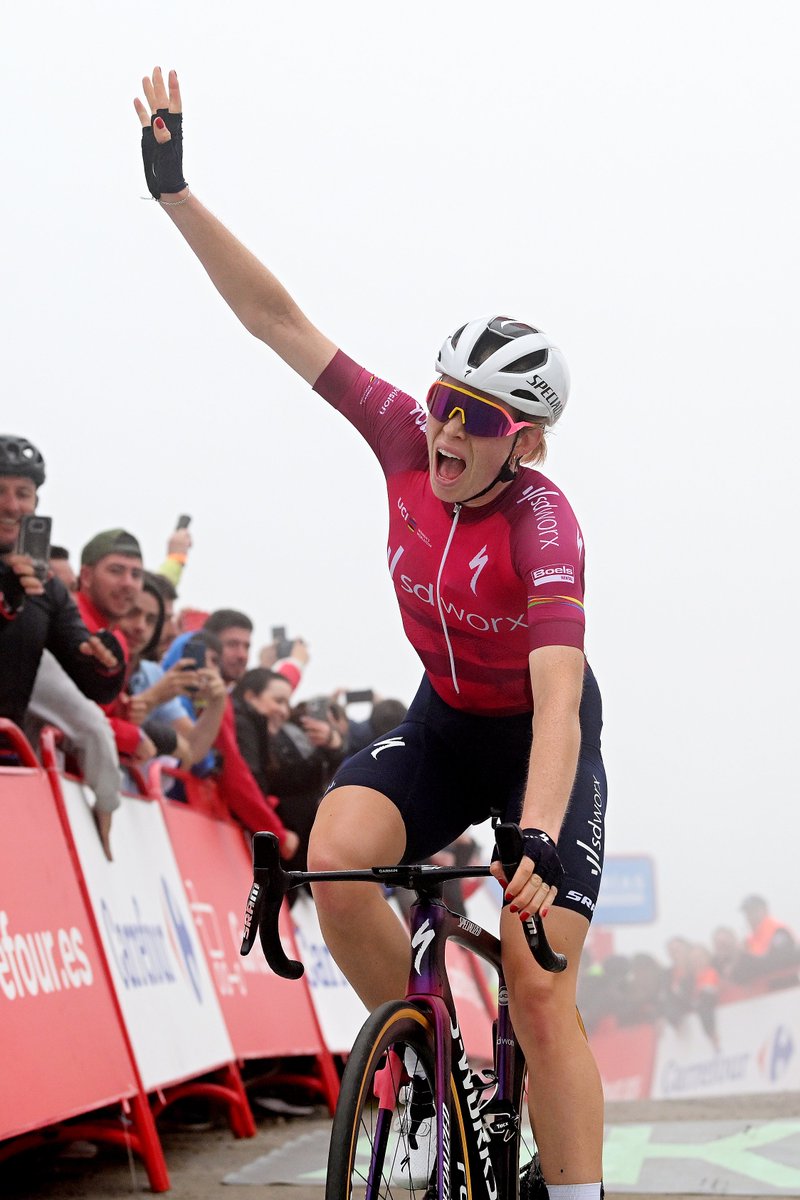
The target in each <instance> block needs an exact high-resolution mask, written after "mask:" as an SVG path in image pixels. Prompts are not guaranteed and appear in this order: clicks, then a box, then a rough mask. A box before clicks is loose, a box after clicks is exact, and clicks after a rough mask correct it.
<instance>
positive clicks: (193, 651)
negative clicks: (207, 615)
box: [181, 637, 206, 671]
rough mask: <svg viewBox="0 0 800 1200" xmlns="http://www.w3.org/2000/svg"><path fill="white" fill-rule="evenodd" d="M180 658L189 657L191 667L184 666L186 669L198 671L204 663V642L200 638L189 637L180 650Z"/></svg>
mask: <svg viewBox="0 0 800 1200" xmlns="http://www.w3.org/2000/svg"><path fill="white" fill-rule="evenodd" d="M181 658H191V659H192V660H193V664H192V666H191V667H186V668H185V669H186V670H187V671H199V670H200V668H201V667H204V666H205V665H206V644H205V642H204V641H203V639H202V638H196V637H193V638H189V640H188V642H187V643H186V645H185V646H184V647H183V649H182V650H181Z"/></svg>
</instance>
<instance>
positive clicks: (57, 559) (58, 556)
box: [50, 546, 78, 592]
mask: <svg viewBox="0 0 800 1200" xmlns="http://www.w3.org/2000/svg"><path fill="white" fill-rule="evenodd" d="M50 570H51V571H52V573H53V574H54V575H55V577H56V579H60V580H61V582H62V583H63V584H64V587H65V588H66V589H67V591H68V592H77V590H78V576H77V575H76V574H75V571H74V570H73V567H72V563H71V562H70V561H69V550H65V549H64V547H63V546H51V547H50Z"/></svg>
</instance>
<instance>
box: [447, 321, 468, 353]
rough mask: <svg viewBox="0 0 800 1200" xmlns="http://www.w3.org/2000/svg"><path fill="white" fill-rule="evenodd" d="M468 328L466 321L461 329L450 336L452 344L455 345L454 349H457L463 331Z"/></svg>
mask: <svg viewBox="0 0 800 1200" xmlns="http://www.w3.org/2000/svg"><path fill="white" fill-rule="evenodd" d="M466 328H467V326H466V323H465V324H464V325H462V326H461V328H460V329H457V330H456V331H455V333H454V334H453V336H452V337H451V338H450V345H451V346H452V347H453V349H454V350H455V348H456V346H457V345H458V339H459V338H460V337H461V335H462V333H463V332H464V330H465V329H466Z"/></svg>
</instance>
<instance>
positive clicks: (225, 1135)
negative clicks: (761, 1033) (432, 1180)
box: [0, 1093, 800, 1200]
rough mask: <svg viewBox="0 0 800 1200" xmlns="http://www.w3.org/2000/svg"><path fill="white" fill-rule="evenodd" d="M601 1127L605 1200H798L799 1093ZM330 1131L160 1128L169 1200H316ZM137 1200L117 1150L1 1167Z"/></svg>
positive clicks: (691, 1105)
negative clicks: (244, 1133) (666, 1199)
mask: <svg viewBox="0 0 800 1200" xmlns="http://www.w3.org/2000/svg"><path fill="white" fill-rule="evenodd" d="M606 1124H607V1133H606V1180H607V1183H606V1196H607V1198H608V1200H654V1198H655V1197H658V1196H684V1197H689V1196H696V1195H697V1196H699V1195H732V1196H737V1197H740V1198H741V1200H755V1197H762V1196H775V1195H782V1196H795V1197H796V1196H800V1095H798V1094H796V1093H792V1094H784V1095H775V1096H747V1097H743V1096H737V1097H731V1098H729V1099H716V1098H715V1099H709V1100H702V1101H659V1102H640V1103H626V1104H610V1105H609V1106H608V1110H607V1122H606ZM329 1130H330V1120H329V1118H328V1117H327V1114H326V1113H325V1112H324V1111H323V1110H322V1109H321V1108H319V1109H316V1110H315V1115H314V1116H311V1117H302V1118H292V1119H284V1118H275V1117H267V1118H263V1117H262V1118H259V1126H258V1133H257V1135H256V1137H255V1138H249V1139H244V1140H241V1141H237V1140H236V1139H235V1138H233V1136H232V1135H231V1133H230V1131H229V1130H228V1129H227V1127H226V1126H225V1125H223V1124H222V1123H217V1124H216V1125H215V1126H214V1127H213V1128H212V1129H210V1130H204V1131H202V1132H201V1131H192V1132H179V1131H176V1130H171V1129H168V1128H167V1127H166V1126H164V1128H163V1131H162V1138H163V1144H164V1152H165V1155H166V1160H167V1166H168V1169H169V1173H170V1179H171V1183H172V1190H171V1191H170V1192H168V1193H166V1195H167V1196H168V1197H170V1200H255V1197H256V1196H258V1195H259V1194H260V1195H264V1196H268V1197H269V1200H321V1198H322V1185H323V1183H324V1160H325V1151H326V1145H327V1136H328V1133H329ZM85 1149H86V1151H87V1152H88V1153H91V1148H90V1147H86V1148H85ZM80 1150H81V1147H76V1150H75V1152H76V1153H77V1152H78V1151H80ZM226 1178H227V1179H229V1180H231V1182H228V1183H226V1182H224V1180H225V1179H226ZM233 1179H235V1180H236V1182H233ZM245 1179H246V1180H248V1182H242V1180H245ZM286 1180H297V1182H296V1183H287V1182H284V1181H286ZM141 1194H152V1193H149V1191H148V1184H147V1176H146V1175H145V1172H144V1170H143V1168H142V1164H141V1162H140V1161H139V1160H137V1159H136V1158H134V1157H130V1156H128V1155H127V1154H126V1153H125V1151H124V1150H121V1149H118V1148H105V1147H100V1148H98V1150H97V1153H96V1154H95V1155H94V1156H93V1157H84V1158H80V1157H66V1156H64V1155H63V1154H59V1153H58V1150H57V1148H53V1149H50V1148H47V1149H38V1150H36V1151H35V1152H32V1153H29V1154H28V1155H26V1156H24V1157H23V1156H19V1157H18V1158H16V1159H12V1160H9V1161H8V1162H5V1163H2V1164H0V1195H2V1196H4V1197H8V1200H78V1198H79V1197H80V1198H81V1200H120V1198H121V1197H125V1196H130V1195H141Z"/></svg>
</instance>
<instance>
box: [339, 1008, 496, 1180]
mask: <svg viewBox="0 0 800 1200" xmlns="http://www.w3.org/2000/svg"><path fill="white" fill-rule="evenodd" d="M434 1062H435V1049H434V1027H433V1022H432V1021H431V1019H430V1018H429V1016H428V1015H427V1014H426V1013H425V1012H424V1011H422V1010H421V1009H419V1008H417V1007H416V1006H415V1005H414V1004H413V1003H412V1002H410V1001H408V1000H395V1001H391V1002H390V1003H389V1004H384V1005H382V1006H381V1007H380V1008H378V1009H376V1011H375V1012H374V1013H372V1015H371V1016H370V1017H368V1019H367V1021H366V1022H365V1024H364V1026H363V1028H362V1030H361V1032H360V1033H359V1035H358V1037H357V1038H356V1043H355V1045H354V1046H353V1050H352V1053H351V1054H350V1057H349V1059H348V1061H347V1067H346V1068H345V1072H344V1077H343V1079H342V1087H341V1091H340V1093H339V1102H338V1104H337V1106H336V1115H335V1117H334V1119H333V1130H332V1132H331V1148H330V1154H329V1157H328V1180H327V1185H326V1190H325V1200H351V1198H355V1200H389V1198H390V1197H395V1196H397V1195H398V1194H400V1195H401V1196H403V1197H406V1196H410V1197H411V1198H412V1200H413V1198H414V1197H415V1196H418V1197H423V1196H424V1195H425V1193H426V1192H427V1191H428V1189H429V1186H431V1185H435V1183H436V1144H437V1136H436V1135H437V1121H436V1116H435V1114H434V1113H433V1111H432V1107H433V1106H432V1103H431V1098H432V1096H433V1095H434V1092H435V1078H434ZM449 1093H450V1095H449V1100H450V1103H449V1107H448V1111H447V1113H446V1114H445V1120H446V1122H447V1127H446V1129H445V1130H444V1131H443V1135H444V1136H443V1140H444V1141H445V1143H446V1144H448V1143H449V1147H450V1153H449V1155H448V1162H447V1166H446V1170H445V1176H446V1180H447V1181H448V1186H447V1187H446V1189H445V1195H444V1196H443V1197H442V1200H451V1198H452V1200H462V1198H463V1197H465V1196H471V1195H472V1187H471V1185H470V1167H469V1160H468V1155H467V1152H466V1146H465V1144H464V1116H463V1114H462V1112H461V1108H460V1105H459V1102H458V1096H457V1094H456V1091H455V1084H454V1081H453V1079H452V1077H451V1079H450V1088H449Z"/></svg>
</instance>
